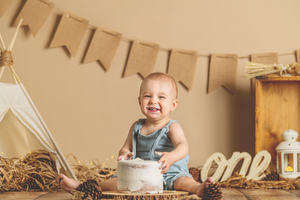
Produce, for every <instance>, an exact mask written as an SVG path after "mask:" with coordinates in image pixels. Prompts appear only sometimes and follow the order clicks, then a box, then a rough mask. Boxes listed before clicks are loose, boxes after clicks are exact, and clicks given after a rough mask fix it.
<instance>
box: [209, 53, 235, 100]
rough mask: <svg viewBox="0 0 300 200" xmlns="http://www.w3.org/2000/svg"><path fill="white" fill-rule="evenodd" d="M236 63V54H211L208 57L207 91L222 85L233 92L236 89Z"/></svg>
mask: <svg viewBox="0 0 300 200" xmlns="http://www.w3.org/2000/svg"><path fill="white" fill-rule="evenodd" d="M237 64H238V55H237V54H212V55H211V58H210V70H209V84H208V93H210V92H212V91H214V90H215V89H217V88H219V87H221V86H223V87H225V88H226V89H228V90H229V91H230V92H231V93H232V94H234V93H235V90H236V74H237Z"/></svg>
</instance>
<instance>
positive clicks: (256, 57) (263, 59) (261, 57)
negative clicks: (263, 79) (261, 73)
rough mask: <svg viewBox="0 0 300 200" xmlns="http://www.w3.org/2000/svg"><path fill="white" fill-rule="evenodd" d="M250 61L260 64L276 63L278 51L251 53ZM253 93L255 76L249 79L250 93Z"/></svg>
mask: <svg viewBox="0 0 300 200" xmlns="http://www.w3.org/2000/svg"><path fill="white" fill-rule="evenodd" d="M251 61H252V62H256V63H262V64H275V63H276V64H277V63H278V53H258V54H251ZM254 93H255V78H252V79H251V94H254Z"/></svg>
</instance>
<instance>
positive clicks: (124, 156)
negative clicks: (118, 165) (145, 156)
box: [118, 152, 134, 161]
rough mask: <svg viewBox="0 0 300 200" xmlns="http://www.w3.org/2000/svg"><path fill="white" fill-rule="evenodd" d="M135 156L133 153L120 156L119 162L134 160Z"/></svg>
mask: <svg viewBox="0 0 300 200" xmlns="http://www.w3.org/2000/svg"><path fill="white" fill-rule="evenodd" d="M133 155H134V153H133V152H129V153H123V154H122V155H120V156H119V158H118V161H119V160H129V159H131V158H132V156H133Z"/></svg>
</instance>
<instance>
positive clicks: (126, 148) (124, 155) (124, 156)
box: [118, 122, 136, 161]
mask: <svg viewBox="0 0 300 200" xmlns="http://www.w3.org/2000/svg"><path fill="white" fill-rule="evenodd" d="M135 123H136V122H134V123H133V124H132V126H131V127H130V130H129V132H128V135H127V138H126V140H125V143H124V145H123V147H122V148H121V149H120V151H119V157H118V161H119V160H128V159H130V158H131V157H132V156H133V154H134V153H133V152H131V151H132V131H133V126H134V124H135Z"/></svg>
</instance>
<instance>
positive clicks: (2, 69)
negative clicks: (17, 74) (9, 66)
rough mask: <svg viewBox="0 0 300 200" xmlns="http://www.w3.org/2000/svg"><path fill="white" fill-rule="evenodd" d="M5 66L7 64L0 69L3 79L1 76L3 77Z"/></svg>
mask: <svg viewBox="0 0 300 200" xmlns="http://www.w3.org/2000/svg"><path fill="white" fill-rule="evenodd" d="M4 68H5V66H3V67H2V68H1V71H0V79H1V77H2V74H3V71H4Z"/></svg>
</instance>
